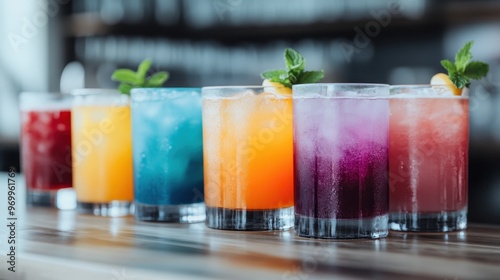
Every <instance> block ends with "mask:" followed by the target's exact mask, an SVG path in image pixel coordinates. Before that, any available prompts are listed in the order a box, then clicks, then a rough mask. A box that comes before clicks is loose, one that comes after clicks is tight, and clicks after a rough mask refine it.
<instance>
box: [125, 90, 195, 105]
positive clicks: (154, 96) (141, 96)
mask: <svg viewBox="0 0 500 280" xmlns="http://www.w3.org/2000/svg"><path fill="white" fill-rule="evenodd" d="M201 93H202V92H201V88H195V87H161V88H133V89H132V90H131V91H130V99H131V100H132V102H147V101H158V100H167V99H172V98H176V97H181V96H182V97H184V96H190V95H192V94H195V95H197V96H200V97H201Z"/></svg>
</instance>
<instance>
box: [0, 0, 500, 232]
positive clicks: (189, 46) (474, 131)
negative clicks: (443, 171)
mask: <svg viewBox="0 0 500 280" xmlns="http://www.w3.org/2000/svg"><path fill="white" fill-rule="evenodd" d="M0 35H1V38H2V39H1V40H0V168H1V169H0V170H6V169H7V168H8V167H9V166H15V167H16V168H18V170H19V156H18V155H19V144H18V142H19V126H20V124H19V113H18V95H19V93H20V92H22V91H63V92H69V91H70V90H71V89H73V88H81V87H105V88H108V87H115V86H116V85H115V84H114V83H113V82H112V81H111V80H110V76H111V73H112V72H113V70H114V69H115V68H117V67H130V68H132V67H136V66H137V65H138V63H139V62H140V61H141V60H143V59H144V58H151V59H152V61H153V63H154V66H153V67H154V68H157V69H162V70H168V71H169V72H170V73H171V79H170V80H169V81H168V84H167V85H169V86H196V87H198V86H206V85H230V84H260V83H261V79H260V77H259V73H260V72H262V71H263V70H268V69H270V68H276V67H281V66H282V65H283V61H282V52H283V49H284V48H285V47H288V46H291V47H293V48H295V49H297V50H299V51H300V52H301V53H302V54H303V55H304V56H305V57H306V58H307V65H306V68H307V69H316V68H318V69H324V70H325V72H326V79H325V80H324V81H326V82H379V83H392V84H402V83H429V81H430V78H431V77H432V76H433V75H434V74H435V73H438V72H443V71H444V70H443V69H442V68H441V66H440V64H439V61H440V60H441V59H443V58H448V59H453V58H454V54H455V53H456V52H457V50H458V49H459V48H460V47H461V46H462V45H463V44H464V43H465V42H466V41H468V40H475V46H474V48H473V54H474V55H475V59H478V60H483V61H485V62H487V63H489V64H490V67H491V68H490V69H491V70H490V74H489V75H488V77H487V79H485V80H483V81H481V82H475V83H474V84H473V85H472V88H471V97H470V112H471V116H470V122H471V127H470V131H471V132H470V133H471V141H470V169H469V174H470V176H469V219H470V221H471V222H481V223H495V224H500V95H499V94H500V48H499V47H498V46H499V45H500V1H493V0H492V1H480V0H469V1H431V0H392V1H387V0H336V1H331V0H308V1H300V0H73V1H70V0H16V1H0Z"/></svg>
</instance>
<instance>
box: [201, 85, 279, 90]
mask: <svg viewBox="0 0 500 280" xmlns="http://www.w3.org/2000/svg"><path fill="white" fill-rule="evenodd" d="M271 87H273V88H284V87H285V86H284V85H282V86H271V85H269V86H262V85H260V86H258V85H248V86H245V85H234V86H206V87H202V88H201V89H202V90H203V89H210V90H213V89H265V88H271Z"/></svg>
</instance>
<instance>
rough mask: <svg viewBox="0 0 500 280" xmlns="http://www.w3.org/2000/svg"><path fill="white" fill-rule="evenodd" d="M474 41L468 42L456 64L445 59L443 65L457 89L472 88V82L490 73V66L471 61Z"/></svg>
mask: <svg viewBox="0 0 500 280" xmlns="http://www.w3.org/2000/svg"><path fill="white" fill-rule="evenodd" d="M473 45H474V41H469V42H467V43H466V44H465V45H464V46H463V47H462V48H461V49H460V50H459V51H458V53H457V54H456V56H455V63H453V62H451V61H449V60H447V59H445V60H441V65H442V66H443V67H444V68H445V69H446V71H448V76H449V77H450V80H451V82H452V83H453V84H454V85H455V86H456V87H457V88H464V87H469V86H470V80H479V79H482V78H484V77H486V75H487V74H488V72H489V69H490V67H489V65H488V64H486V63H484V62H481V61H470V60H471V59H472V54H471V49H472V46H473Z"/></svg>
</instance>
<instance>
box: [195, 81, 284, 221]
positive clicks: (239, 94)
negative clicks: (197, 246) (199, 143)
mask: <svg viewBox="0 0 500 280" xmlns="http://www.w3.org/2000/svg"><path fill="white" fill-rule="evenodd" d="M279 91H280V90H279V89H276V88H273V87H267V88H266V87H259V86H248V87H245V86H240V87H236V86H234V87H232V86H230V87H204V88H203V89H202V95H203V151H204V154H203V157H204V172H205V203H206V205H207V223H206V224H207V226H208V227H210V228H216V229H229V230H278V229H288V228H290V227H292V225H293V156H292V151H293V147H292V97H291V95H290V94H280V93H278V92H279Z"/></svg>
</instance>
